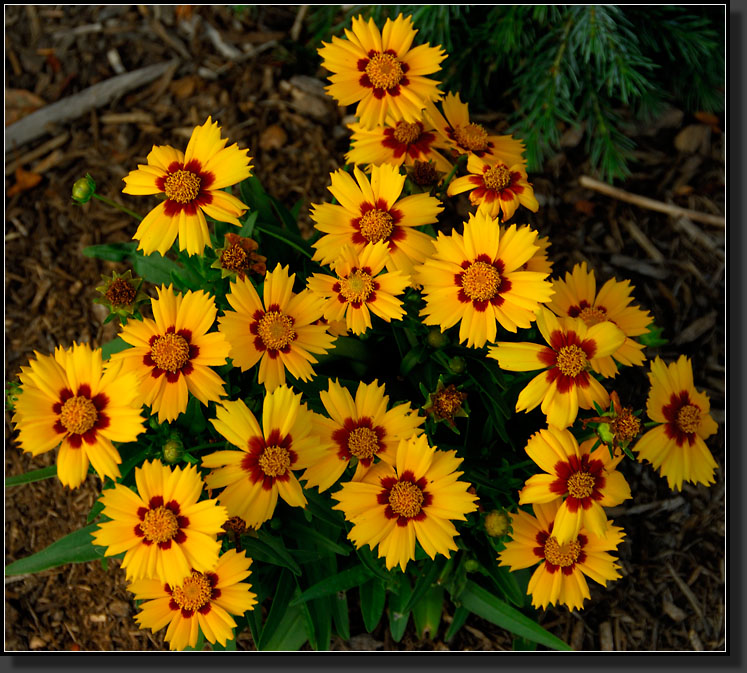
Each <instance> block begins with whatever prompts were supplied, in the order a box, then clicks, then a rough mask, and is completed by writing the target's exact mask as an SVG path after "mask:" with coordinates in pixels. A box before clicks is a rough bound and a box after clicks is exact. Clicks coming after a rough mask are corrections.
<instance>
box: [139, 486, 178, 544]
mask: <svg viewBox="0 0 747 673" xmlns="http://www.w3.org/2000/svg"><path fill="white" fill-rule="evenodd" d="M179 511H180V507H179V503H177V502H176V500H171V501H170V502H168V503H166V504H164V502H163V496H160V495H155V496H153V497H152V498H151V499H150V502H149V503H148V507H141V508H140V509H138V511H137V516H138V518H139V519H140V523H139V524H137V525H136V526H135V535H136V536H137V537H139V538H142V542H143V544H144V545H146V546H150V545H152V544H153V543H155V544H157V545H158V547H159V549H170V548H171V542H172V541H174V542H176V543H177V544H182V543H183V542H184V541H185V540H186V539H187V535H186V533H185V532H184V530H183V529H185V528H186V527H187V526H189V519H188V518H187V517H186V516H180V515H179Z"/></svg>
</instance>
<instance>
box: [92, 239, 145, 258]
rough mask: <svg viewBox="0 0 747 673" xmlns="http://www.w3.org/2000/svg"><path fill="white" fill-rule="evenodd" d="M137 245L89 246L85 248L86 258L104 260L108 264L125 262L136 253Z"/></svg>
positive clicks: (109, 244) (132, 243) (108, 244)
mask: <svg viewBox="0 0 747 673" xmlns="http://www.w3.org/2000/svg"><path fill="white" fill-rule="evenodd" d="M135 245H136V244H135V243H134V242H129V243H106V244H104V245H89V246H88V247H85V248H83V254H84V255H85V256H86V257H95V258H96V259H104V260H106V261H107V262H124V261H125V260H126V259H129V257H130V256H132V255H133V254H134V253H135Z"/></svg>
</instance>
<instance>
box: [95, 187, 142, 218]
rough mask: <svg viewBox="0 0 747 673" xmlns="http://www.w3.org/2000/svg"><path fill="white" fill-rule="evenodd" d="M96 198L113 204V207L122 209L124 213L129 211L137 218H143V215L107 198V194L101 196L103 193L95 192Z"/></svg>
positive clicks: (110, 204)
mask: <svg viewBox="0 0 747 673" xmlns="http://www.w3.org/2000/svg"><path fill="white" fill-rule="evenodd" d="M93 198H94V199H98V200H99V201H103V202H104V203H105V204H106V205H108V206H111V207H112V208H116V209H117V210H121V211H122V212H123V213H127V214H128V215H131V216H132V217H134V218H135V219H137V220H142V219H143V216H142V215H138V214H137V213H136V212H135V211H133V210H130V209H129V208H125V207H124V206H123V205H121V204H119V203H117V202H116V201H112V200H111V199H109V198H107V197H106V196H101V194H96V193H95V192H94V194H93Z"/></svg>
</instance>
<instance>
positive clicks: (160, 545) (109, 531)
mask: <svg viewBox="0 0 747 673" xmlns="http://www.w3.org/2000/svg"><path fill="white" fill-rule="evenodd" d="M135 483H136V484H137V493H135V492H134V491H131V490H130V489H129V488H128V487H127V486H123V485H122V484H117V485H116V486H115V487H114V488H113V489H109V490H106V491H104V494H103V495H102V496H101V502H102V503H103V505H104V509H103V512H102V513H103V515H104V516H106V517H109V519H111V520H110V521H105V522H103V523H100V524H99V528H98V530H97V531H96V532H94V533H93V539H94V542H95V543H96V544H97V545H100V546H102V547H106V551H105V552H104V555H105V556H116V555H117V554H121V553H122V552H125V556H124V560H123V561H122V567H123V568H124V569H125V572H126V575H127V578H128V579H133V580H137V579H140V578H144V577H145V578H156V577H157V578H158V580H159V581H160V582H167V583H168V584H170V585H171V586H178V585H180V584H181V583H182V581H183V580H184V578H185V577H187V576H189V574H190V573H191V572H192V571H193V570H196V571H198V572H207V571H210V570H213V568H215V565H216V563H217V562H218V553H219V551H220V542H218V539H217V535H218V533H220V532H222V530H223V529H222V526H223V524H224V523H225V522H226V520H227V519H228V515H227V513H226V509H225V507H220V506H219V505H218V503H217V501H216V500H199V498H200V495H201V494H202V490H203V484H202V479H200V475H199V474H198V472H197V468H196V467H194V466H192V465H190V466H188V467H186V468H184V469H182V468H180V467H173V468H172V467H169V466H168V465H164V464H163V463H162V462H161V461H160V460H153V461H150V462H146V463H144V464H143V465H142V467H136V468H135Z"/></svg>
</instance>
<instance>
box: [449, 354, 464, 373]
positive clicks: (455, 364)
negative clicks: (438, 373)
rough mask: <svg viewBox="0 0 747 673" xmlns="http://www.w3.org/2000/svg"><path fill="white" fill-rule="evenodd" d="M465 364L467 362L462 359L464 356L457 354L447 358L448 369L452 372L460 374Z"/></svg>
mask: <svg viewBox="0 0 747 673" xmlns="http://www.w3.org/2000/svg"><path fill="white" fill-rule="evenodd" d="M466 365H467V363H466V362H465V361H464V358H462V357H459V356H458V355H456V356H455V357H453V358H451V360H449V370H450V371H451V372H452V373H454V374H461V373H462V372H463V371H464V368H465V366H466Z"/></svg>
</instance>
